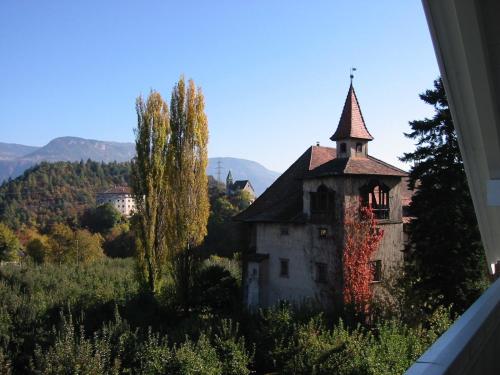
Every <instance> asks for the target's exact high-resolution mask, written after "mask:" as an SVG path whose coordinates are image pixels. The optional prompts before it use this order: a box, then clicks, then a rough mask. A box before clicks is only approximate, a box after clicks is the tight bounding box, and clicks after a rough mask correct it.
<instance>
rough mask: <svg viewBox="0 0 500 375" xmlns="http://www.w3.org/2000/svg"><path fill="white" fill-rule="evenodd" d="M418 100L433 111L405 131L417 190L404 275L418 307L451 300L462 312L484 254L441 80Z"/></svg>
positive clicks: (483, 279) (478, 279) (481, 278)
mask: <svg viewBox="0 0 500 375" xmlns="http://www.w3.org/2000/svg"><path fill="white" fill-rule="evenodd" d="M420 98H421V99H422V100H423V101H424V102H425V103H428V104H430V105H432V106H434V109H435V114H434V116H433V117H432V118H426V119H423V120H416V121H412V122H410V126H411V129H412V132H410V133H408V134H405V135H406V136H407V137H408V138H410V139H413V140H415V141H416V146H417V147H416V150H415V151H414V152H410V153H405V154H404V156H403V157H402V158H401V160H402V161H405V162H411V163H413V166H412V168H411V171H410V180H409V185H410V188H411V189H415V194H414V196H413V199H412V203H411V205H410V213H411V216H413V217H415V219H413V220H412V222H411V223H410V225H409V230H410V245H409V246H408V254H407V262H406V275H407V277H408V279H409V280H410V282H411V291H410V293H411V294H412V297H415V298H416V300H417V301H418V302H420V303H422V305H423V304H424V302H427V303H428V302H431V303H430V305H431V306H432V305H435V304H437V303H442V304H444V305H450V304H453V305H454V310H455V311H456V312H459V313H460V312H462V311H464V310H465V309H466V308H467V307H468V306H469V305H470V304H471V303H473V302H474V301H475V300H476V298H477V297H478V296H479V295H480V294H481V293H482V291H483V290H484V288H485V286H486V285H487V280H488V279H487V268H486V261H485V255H484V250H483V247H482V245H481V238H480V234H479V230H478V226H477V221H476V216H475V213H474V208H473V206H472V200H471V197H470V192H469V187H468V185H467V179H466V176H465V171H464V166H463V162H462V158H461V156H460V150H459V148H458V142H457V135H456V132H455V129H454V127H453V122H452V118H451V114H450V110H449V108H448V101H447V99H446V94H445V91H444V87H443V84H442V81H441V80H440V79H438V80H436V81H435V82H434V89H431V90H427V91H426V92H425V93H423V94H421V95H420Z"/></svg>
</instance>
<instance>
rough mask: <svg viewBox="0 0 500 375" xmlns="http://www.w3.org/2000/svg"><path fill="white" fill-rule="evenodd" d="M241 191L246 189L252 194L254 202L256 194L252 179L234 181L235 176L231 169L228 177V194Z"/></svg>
mask: <svg viewBox="0 0 500 375" xmlns="http://www.w3.org/2000/svg"><path fill="white" fill-rule="evenodd" d="M240 191H246V192H247V193H248V194H249V195H250V197H251V201H252V202H253V201H254V200H255V196H256V194H255V190H254V188H253V186H252V183H251V182H250V180H236V181H234V182H233V176H232V174H231V171H229V173H228V174H227V177H226V194H227V195H228V196H232V195H235V194H237V193H239V192H240Z"/></svg>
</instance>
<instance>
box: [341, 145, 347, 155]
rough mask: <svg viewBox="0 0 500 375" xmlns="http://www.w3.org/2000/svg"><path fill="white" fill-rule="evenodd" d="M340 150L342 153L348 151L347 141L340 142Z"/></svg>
mask: <svg viewBox="0 0 500 375" xmlns="http://www.w3.org/2000/svg"><path fill="white" fill-rule="evenodd" d="M340 152H342V153H346V152H347V145H346V144H345V143H341V144H340Z"/></svg>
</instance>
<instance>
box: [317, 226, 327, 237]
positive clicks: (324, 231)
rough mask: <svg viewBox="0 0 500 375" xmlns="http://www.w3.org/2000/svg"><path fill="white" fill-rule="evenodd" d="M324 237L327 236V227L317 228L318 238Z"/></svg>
mask: <svg viewBox="0 0 500 375" xmlns="http://www.w3.org/2000/svg"><path fill="white" fill-rule="evenodd" d="M326 237H328V229H326V228H319V238H326Z"/></svg>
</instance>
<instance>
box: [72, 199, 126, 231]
mask: <svg viewBox="0 0 500 375" xmlns="http://www.w3.org/2000/svg"><path fill="white" fill-rule="evenodd" d="M121 219H122V215H121V214H120V212H119V211H118V210H117V209H116V208H115V206H113V205H112V204H111V203H105V204H103V205H100V206H98V207H96V208H89V209H87V210H86V211H85V212H84V214H83V215H82V217H81V219H80V222H81V225H82V226H83V227H86V228H88V229H89V230H90V231H92V232H94V233H101V234H107V233H109V231H110V230H111V229H112V228H113V227H114V226H115V225H117V224H118V223H119V222H120V220H121Z"/></svg>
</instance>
